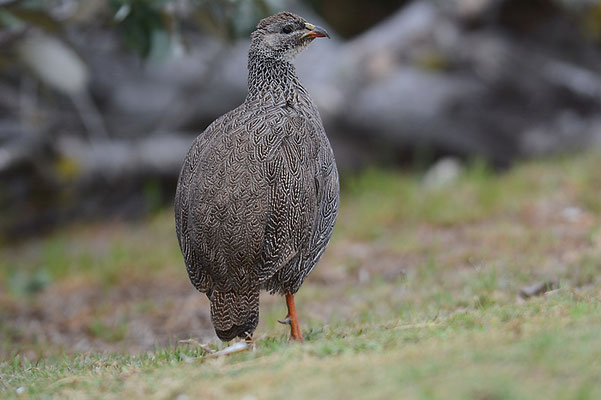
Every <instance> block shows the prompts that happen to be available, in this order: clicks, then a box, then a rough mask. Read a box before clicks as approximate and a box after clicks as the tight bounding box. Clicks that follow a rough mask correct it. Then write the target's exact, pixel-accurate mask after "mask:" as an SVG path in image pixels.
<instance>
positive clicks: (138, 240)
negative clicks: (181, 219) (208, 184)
mask: <svg viewBox="0 0 601 400" xmlns="http://www.w3.org/2000/svg"><path fill="white" fill-rule="evenodd" d="M282 10H289V11H292V12H295V13H297V14H299V15H302V16H303V17H305V18H306V19H307V20H308V21H311V22H312V23H315V24H318V25H321V26H324V27H325V28H326V29H327V30H328V32H329V33H330V36H331V40H325V39H322V40H316V41H315V42H314V43H313V44H312V45H311V46H310V47H309V48H308V49H307V50H306V51H305V52H304V53H303V54H301V55H300V56H299V57H298V58H297V60H296V66H297V70H298V74H299V75H300V78H301V81H302V82H303V84H304V85H305V87H306V88H307V89H308V91H309V92H310V94H311V96H312V98H313V99H314V101H315V102H316V104H317V106H318V109H319V111H320V113H321V116H322V119H323V122H324V125H325V128H326V132H327V134H328V136H329V138H330V140H331V142H332V145H333V148H334V152H335V154H336V158H337V161H338V166H339V169H340V172H341V177H342V189H343V201H342V209H341V217H340V220H339V223H338V226H337V229H336V234H335V238H334V242H333V244H332V246H331V248H332V250H329V251H328V252H327V253H326V256H325V259H324V261H323V263H325V264H327V267H325V266H324V267H322V268H318V269H317V270H316V272H315V273H314V274H313V275H312V277H311V279H310V282H311V283H309V285H308V286H307V285H305V286H303V289H302V290H301V301H300V304H301V310H302V312H303V313H304V314H305V315H308V316H309V317H308V318H309V320H310V321H311V320H314V321H320V323H322V322H323V321H325V320H329V319H330V318H333V317H336V316H338V318H339V319H345V318H348V316H349V315H354V316H357V315H362V316H364V317H365V318H372V317H373V315H378V314H381V315H382V316H383V318H392V316H398V315H399V313H400V312H402V310H409V309H413V310H421V311H420V312H422V311H423V312H424V313H425V315H429V313H430V312H431V311H432V309H431V308H430V307H431V306H432V304H434V305H437V306H438V307H442V308H445V307H446V308H447V309H449V310H454V309H457V308H462V307H469V306H470V304H473V302H474V301H476V300H474V298H477V299H480V300H478V302H479V303H477V304H480V303H481V302H482V301H484V300H482V296H488V297H486V299H488V300H486V299H485V300H486V301H489V302H495V301H508V302H510V301H513V300H514V295H515V293H516V292H517V290H518V289H519V286H520V285H522V284H525V283H528V282H531V281H532V280H535V281H540V282H542V283H544V285H543V286H542V287H555V286H556V285H555V283H553V282H555V281H554V280H552V282H551V283H549V284H548V285H547V283H548V275H546V274H544V273H541V272H540V268H543V270H544V268H550V269H551V270H552V271H554V272H553V274H551V275H553V276H563V277H566V279H572V280H573V281H574V282H580V283H583V284H584V283H590V282H592V281H594V279H596V278H595V277H596V276H597V272H598V269H599V268H600V267H599V265H598V262H597V261H594V262H593V261H590V260H597V258H595V257H596V255H597V254H598V251H599V249H600V248H601V234H599V230H598V224H596V223H594V221H595V218H598V215H599V213H600V212H601V203H600V198H601V196H598V193H599V191H600V190H601V179H600V178H599V174H598V173H596V172H595V170H598V165H599V164H598V162H599V158H598V157H596V158H595V157H590V156H586V157H584V156H583V158H582V161H581V162H580V163H579V164H577V165H576V166H573V165H572V164H569V163H567V164H566V163H565V162H563V161H561V162H560V161H557V162H556V161H554V160H556V159H555V158H553V159H552V161H550V162H548V163H547V164H545V165H544V166H540V165H538V164H535V165H534V166H531V167H527V168H526V169H524V170H520V171H521V172H517V175H511V173H510V172H508V171H511V169H510V167H512V165H514V164H515V163H516V162H518V161H519V162H522V160H538V159H540V158H541V157H543V158H546V157H548V156H550V155H554V156H555V155H562V154H566V153H571V154H574V153H575V154H579V153H578V152H579V151H580V150H582V149H590V148H594V147H599V146H601V115H600V114H599V109H600V106H601V75H600V73H601V2H599V1H593V0H580V1H578V0H571V1H569V0H446V1H442V0H440V1H434V0H413V1H401V0H396V1H395V0H379V1H364V0H344V1H342V0H331V1H327V2H322V1H317V0H252V1H250V0H249V1H241V0H240V1H236V0H155V1H152V0H46V1H43V0H0V336H4V338H6V342H2V341H0V355H1V354H2V353H4V354H11V353H14V351H15V350H14V349H15V348H17V347H14V346H25V347H28V346H33V347H34V348H38V347H36V346H40V344H42V343H53V344H56V345H59V346H64V348H68V349H71V350H87V349H103V350H104V349H109V350H112V349H117V348H119V349H120V348H121V347H119V346H127V349H129V350H136V349H149V348H152V346H153V345H156V344H157V343H162V344H165V343H169V340H170V338H173V337H174V336H175V337H180V338H185V337H190V336H200V337H201V338H212V337H214V336H212V335H213V333H212V328H211V326H210V323H209V317H208V305H207V302H206V299H205V298H204V296H201V295H199V294H198V293H196V292H195V291H194V289H193V288H192V286H191V285H190V284H189V282H187V277H186V275H185V269H184V265H183V260H182V258H181V254H180V253H179V248H178V247H177V243H176V239H175V232H174V226H173V225H174V222H173V216H172V209H171V208H172V201H173V196H174V192H175V186H176V180H177V176H178V173H179V169H180V166H181V163H182V160H183V157H184V155H185V153H186V151H187V149H188V147H189V145H190V143H191V142H192V140H193V139H194V137H195V136H196V135H198V134H199V133H200V132H202V131H203V129H204V128H206V126H207V125H208V124H209V123H211V122H212V121H213V120H214V119H215V118H217V117H219V116H220V115H222V114H223V113H225V112H226V111H228V110H230V109H232V108H234V107H235V106H237V105H238V104H240V103H241V102H242V101H243V100H244V98H245V96H246V79H247V72H246V66H247V60H246V58H247V51H248V46H249V34H250V32H251V31H252V30H253V29H254V26H255V25H256V24H257V22H258V20H259V19H261V18H263V17H265V16H267V15H270V14H273V13H275V12H278V11H282ZM576 158H579V156H576ZM534 162H536V161H534ZM390 171H392V172H390ZM504 174H509V175H507V176H506V175H504ZM497 177H500V178H499V179H500V180H496V179H497ZM432 187H434V188H436V187H439V188H442V189H441V190H440V191H436V190H434V191H431V190H430V189H428V188H432ZM424 188H426V189H424ZM595 213H596V214H595ZM491 218H492V219H491ZM494 218H497V220H494ZM597 220H598V219H597ZM507 221H513V222H511V223H508V222H507ZM522 224H524V225H522ZM553 224H555V225H553ZM557 227H559V228H557ZM556 228H557V229H556ZM594 229H597V230H594ZM540 235H543V236H542V237H543V239H541V236H540ZM544 235H549V236H544ZM533 243H534V244H533ZM591 243H593V244H591ZM526 244H528V246H534V247H528V246H527V245H526ZM504 245H506V246H507V247H506V248H504V247H503V246H504ZM537 246H538V247H537ZM562 246H563V247H562ZM570 246H572V247H570ZM579 246H580V247H579ZM587 246H589V247H590V246H592V247H591V248H592V249H594V252H593V250H591V252H592V253H591V252H584V253H582V254H580V253H578V254H576V255H574V252H573V251H572V250H573V249H574V248H579V249H583V248H586V249H589V247H587ZM595 246H596V247H595ZM448 249H452V250H451V251H448ZM498 250H501V251H502V250H506V252H505V253H504V254H502V255H499V254H497V253H495V251H498ZM516 251H518V252H520V251H521V252H533V253H532V254H533V256H532V257H531V258H528V259H527V261H524V263H525V264H524V263H522V264H515V263H513V262H512V261H511V260H512V259H513V257H514V256H515V252H516ZM564 253H565V254H564ZM491 254H494V256H491ZM564 255H565V257H566V258H565V262H560V263H557V262H556V260H557V259H562V260H563V258H561V257H563V256H564ZM551 256H553V257H555V258H553V259H551V258H549V259H547V258H546V257H551ZM491 257H492V258H493V259H495V260H496V261H495V262H496V264H495V265H497V266H500V267H499V271H501V270H503V268H504V266H505V263H506V264H507V265H508V266H509V267H508V268H509V269H506V271H514V272H515V271H522V272H520V273H519V274H515V275H511V279H509V278H508V279H506V280H505V281H502V280H501V279H500V277H501V276H502V275H503V273H504V272H498V273H497V272H494V274H493V273H491V274H490V275H489V274H488V272H486V271H488V270H486V269H476V268H475V267H474V265H479V262H480V261H483V260H490V259H491ZM374 260H377V262H374ZM587 260H589V261H587ZM581 261H582V262H581ZM570 265H572V266H574V265H577V266H579V267H578V268H580V267H582V268H581V269H572V270H571V271H572V272H569V271H568V269H567V266H570ZM412 266H421V267H423V268H422V269H421V271H426V272H416V273H417V274H418V275H415V276H414V280H413V282H422V283H424V282H425V283H426V284H425V285H423V286H420V287H417V286H416V287H410V288H409V289H408V288H407V287H405V289H399V288H400V287H401V286H399V285H400V284H398V282H400V281H401V280H402V279H406V277H407V276H411V274H412V272H411V271H412V270H411V267H412ZM449 266H451V267H453V268H450V269H448V270H449V271H455V270H456V269H461V268H465V269H466V271H470V272H469V273H467V275H465V276H466V277H467V278H465V279H467V280H465V281H462V280H461V279H463V278H460V279H459V278H457V279H456V275H452V276H451V275H449V277H448V279H447V278H444V279H443V278H441V277H442V276H446V275H444V274H445V273H446V272H441V271H443V270H444V271H446V269H444V268H446V267H449ZM439 267H440V268H441V270H440V271H439V270H438V269H437V268H439ZM539 267H540V268H539ZM511 268H513V269H511ZM529 268H530V269H529ZM574 268H576V267H574ZM428 271H430V272H428ZM432 271H436V273H433V272H432ZM482 271H484V272H482ZM494 271H497V270H494ZM526 271H527V272H526ZM545 271H547V270H545ZM573 271H582V272H581V273H580V272H578V273H577V274H575V273H574V272H573ZM439 272H440V275H439ZM420 274H421V275H420ZM570 274H571V275H570ZM574 274H575V275H574ZM378 277H379V278H378ZM498 277H499V279H497V278H498ZM378 279H383V280H384V281H386V285H385V286H377V282H380V281H378ZM397 279H398V280H399V281H397ZM458 279H459V280H458ZM516 279H517V280H516ZM374 282H376V283H374ZM409 282H411V279H409ZM503 282H504V283H503ZM508 282H509V283H508ZM380 283H382V282H380ZM357 285H359V286H357ZM361 285H364V286H361ZM365 285H367V286H365ZM374 285H375V286H374ZM445 285H447V286H445ZM448 285H450V286H448ZM503 285H504V286H503ZM326 287H327V288H328V290H327V291H325V290H322V289H324V288H326ZM432 287H434V288H435V289H434V290H430V291H427V288H432ZM349 288H354V289H353V292H352V294H348V293H346V291H347V290H349ZM357 288H358V289H357ZM361 288H363V289H366V288H370V289H369V291H368V290H367V289H366V290H364V291H362V289H361ZM422 288H423V290H424V291H423V292H421V290H422ZM466 288H467V289H466ZM507 288H509V289H507ZM372 289H373V290H372ZM403 290H404V291H403ZM445 290H446V291H445ZM407 291H408V292H410V293H412V294H413V295H415V296H413V297H412V298H413V299H414V300H412V301H413V303H411V302H410V301H409V300H408V298H409V297H411V296H408V295H407V293H408V292H407ZM412 291H413V292H412ZM418 291H419V293H421V294H419V293H417V292H418ZM303 293H304V294H303ZM416 293H417V294H416ZM445 293H446V294H445ZM499 293H502V294H501V295H499ZM302 296H304V299H305V303H304V304H305V307H306V308H302V307H303V306H302V304H303V300H302V299H303V297H302ZM323 296H329V297H327V299H329V300H331V302H330V303H328V302H327V301H322V300H324V297H323ZM339 296H344V298H345V299H346V300H345V302H343V303H337V302H336V301H335V299H336V298H338V297H339ZM374 296H376V297H374ZM420 296H421V297H420ZM441 296H447V297H444V298H443V297H441ZM499 296H501V297H499ZM503 296H506V297H503ZM327 299H326V300H327ZM415 299H422V300H423V301H421V300H419V301H417V300H415ZM499 299H501V300H499ZM502 299H505V300H502ZM278 301H279V300H278ZM265 304H275V303H273V302H272V303H265ZM278 304H279V303H278ZM374 304H376V305H377V306H374ZM487 304H488V303H487ZM269 307H271V306H269ZM282 307H283V306H282ZM402 307H405V308H402ZM407 307H409V308H407ZM411 307H413V308H411ZM419 307H422V308H419ZM269 310H271V308H269ZM273 310H274V311H273V312H271V311H267V312H266V313H265V314H262V318H263V319H262V321H266V323H267V326H269V327H270V329H276V330H277V329H278V328H279V327H278V326H277V324H275V320H276V319H277V318H278V317H279V318H281V317H282V316H283V314H282V312H283V308H281V307H280V308H277V309H276V308H274V309H273ZM438 311H439V310H437V311H436V312H438ZM262 312H263V311H262ZM432 312H434V311H432ZM280 314H282V315H280ZM370 316H371V317H370ZM262 323H265V322H262ZM260 329H264V328H260ZM280 331H281V330H277V332H280ZM2 343H5V344H6V343H8V346H5V347H2ZM38 350H39V348H38ZM38 350H36V351H38ZM39 351H41V352H42V353H43V352H44V351H48V350H47V348H44V349H43V350H39ZM34 354H39V353H34Z"/></svg>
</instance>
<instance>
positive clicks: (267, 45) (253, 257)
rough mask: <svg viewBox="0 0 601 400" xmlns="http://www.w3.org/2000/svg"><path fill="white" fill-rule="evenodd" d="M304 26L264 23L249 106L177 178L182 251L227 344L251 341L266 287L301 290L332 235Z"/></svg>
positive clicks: (195, 149)
mask: <svg viewBox="0 0 601 400" xmlns="http://www.w3.org/2000/svg"><path fill="white" fill-rule="evenodd" d="M308 26H309V27H310V26H311V25H310V24H306V21H305V20H304V19H302V18H301V17H298V16H296V15H293V14H290V13H280V14H277V15H274V16H271V17H269V18H266V19H264V20H262V21H261V22H260V23H259V24H258V26H257V30H256V31H254V32H253V33H252V36H251V38H252V40H251V46H250V50H249V59H248V69H249V76H248V95H247V97H246V100H245V101H244V103H243V104H242V105H240V106H239V107H237V108H235V109H234V110H232V111H230V112H228V113H226V114H225V115H223V116H221V117H220V118H218V119H217V120H215V121H214V122H213V123H212V124H211V125H210V126H209V127H208V128H207V129H206V130H205V131H204V132H203V133H202V134H200V135H199V136H198V137H197V138H196V140H195V141H194V142H193V144H192V146H191V148H190V150H189V152H188V154H187V156H186V158H185V160H184V164H183V167H182V170H181V173H180V177H179V181H178V186H177V192H176V198H175V220H176V230H177V236H178V240H179V244H180V247H181V250H182V253H183V255H184V259H185V262H186V267H187V270H188V274H189V277H190V280H191V281H192V283H193V284H194V286H195V287H196V288H197V289H198V290H199V291H201V292H203V293H206V294H207V296H208V298H209V300H210V301H211V318H212V321H213V325H214V327H215V331H216V333H217V336H218V337H219V338H220V339H222V340H226V341H227V340H231V339H233V338H235V337H236V336H239V337H245V338H246V337H250V336H252V334H253V332H254V330H255V328H256V326H257V323H258V319H259V292H260V290H262V289H263V290H268V291H269V292H271V293H280V294H287V293H289V294H294V293H296V292H297V291H298V289H299V288H300V286H301V284H302V283H303V281H304V279H305V278H306V277H307V275H309V273H310V272H311V271H312V270H313V268H314V267H315V265H316V263H317V261H318V260H319V258H320V257H321V255H322V253H323V251H324V250H325V248H326V246H327V244H328V242H329V240H330V237H331V235H332V231H333V229H334V223H335V221H336V215H337V212H338V203H339V185H338V171H337V169H336V163H335V160H334V154H333V152H332V149H331V147H330V143H329V141H328V139H327V137H326V135H325V131H324V128H323V125H322V122H321V118H320V117H319V113H318V112H317V109H316V107H315V105H314V104H313V101H312V100H311V98H310V97H309V94H308V93H307V91H306V90H305V88H304V87H303V86H302V85H301V83H300V82H299V80H298V77H297V76H296V73H295V69H294V66H293V65H292V63H291V60H292V58H293V57H294V56H295V55H296V54H298V53H299V52H300V51H301V50H302V49H303V48H305V47H306V46H307V45H308V44H309V43H310V42H311V40H312V39H313V38H314V37H310V36H309V37H307V34H306V33H307V32H308V31H309V29H308V28H307V27H308ZM303 35H304V36H303ZM320 36H322V35H320Z"/></svg>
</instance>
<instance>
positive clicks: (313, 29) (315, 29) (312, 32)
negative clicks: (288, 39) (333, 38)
mask: <svg viewBox="0 0 601 400" xmlns="http://www.w3.org/2000/svg"><path fill="white" fill-rule="evenodd" d="M305 28H307V29H308V30H309V32H307V33H305V34H304V35H303V36H301V37H300V38H301V39H304V38H310V39H315V38H318V37H327V38H328V39H329V38H330V35H328V31H326V30H325V29H323V28H322V27H321V26H315V25H313V24H310V23H308V22H307V23H306V24H305Z"/></svg>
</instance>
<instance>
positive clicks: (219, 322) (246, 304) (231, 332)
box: [209, 290, 259, 342]
mask: <svg viewBox="0 0 601 400" xmlns="http://www.w3.org/2000/svg"><path fill="white" fill-rule="evenodd" d="M209 299H210V300H211V320H212V321H213V326H214V327H215V333H217V336H218V337H219V339H221V340H223V341H225V342H227V341H229V340H232V339H234V338H235V337H236V336H238V337H241V338H247V337H250V336H252V334H253V332H254V331H255V328H256V327H257V323H258V322H259V291H258V290H249V291H246V292H243V293H236V292H220V291H218V290H213V292H212V293H211V295H210V297H209Z"/></svg>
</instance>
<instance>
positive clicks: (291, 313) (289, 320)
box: [279, 294, 305, 342]
mask: <svg viewBox="0 0 601 400" xmlns="http://www.w3.org/2000/svg"><path fill="white" fill-rule="evenodd" d="M286 305H287V306H288V315H286V319H284V320H283V321H279V322H281V323H283V324H289V325H290V339H291V340H296V341H299V342H304V341H305V339H303V334H302V333H301V330H300V325H299V323H298V318H297V316H296V306H295V305H294V295H292V294H287V295H286Z"/></svg>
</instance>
